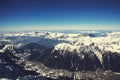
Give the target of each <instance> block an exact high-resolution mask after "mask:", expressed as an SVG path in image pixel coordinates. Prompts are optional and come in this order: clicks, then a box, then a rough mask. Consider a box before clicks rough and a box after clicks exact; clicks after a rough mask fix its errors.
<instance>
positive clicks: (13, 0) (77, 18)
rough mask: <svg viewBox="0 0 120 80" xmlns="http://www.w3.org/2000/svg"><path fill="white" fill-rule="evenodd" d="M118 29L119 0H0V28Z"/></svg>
mask: <svg viewBox="0 0 120 80" xmlns="http://www.w3.org/2000/svg"><path fill="white" fill-rule="evenodd" d="M59 29H60V30H120V0H0V30H3V31H4V30H59Z"/></svg>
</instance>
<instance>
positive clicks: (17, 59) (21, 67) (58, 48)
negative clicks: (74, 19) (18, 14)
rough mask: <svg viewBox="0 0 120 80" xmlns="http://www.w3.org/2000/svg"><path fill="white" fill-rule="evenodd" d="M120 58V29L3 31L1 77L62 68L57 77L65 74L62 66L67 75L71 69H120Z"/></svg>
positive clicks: (0, 53)
mask: <svg viewBox="0 0 120 80" xmlns="http://www.w3.org/2000/svg"><path fill="white" fill-rule="evenodd" d="M119 61H120V32H88V33H86V32H85V33H83V32H81V33H79V34H78V33H77V34H72V33H69V34H68V33H59V32H41V31H40V32H10V33H2V34H1V35H0V70H1V72H0V74H1V75H0V78H10V79H17V78H18V76H21V77H23V76H25V75H39V74H40V75H41V77H42V76H44V77H45V76H46V77H47V76H48V75H47V71H49V70H50V69H52V72H51V73H49V75H50V74H53V73H54V70H58V73H57V74H58V75H57V77H55V78H54V79H57V78H58V77H59V75H63V74H64V73H63V72H62V73H63V74H60V72H61V71H60V70H61V69H62V70H65V73H66V74H67V75H68V72H79V71H93V72H95V71H97V70H98V69H100V70H102V71H108V70H111V71H112V72H117V73H120V62H119ZM42 66H44V67H42ZM41 69H42V70H41ZM44 70H45V71H44ZM15 71H16V72H19V73H16V72H15ZM66 71H68V72H66ZM31 72H32V73H31ZM112 74H113V73H112ZM114 75H115V74H114ZM115 76H116V75H115ZM119 76H120V75H119ZM50 77H51V76H50ZM47 78H48V77H47ZM47 78H46V79H47ZM51 78H53V77H51ZM118 78H119V79H120V77H118ZM21 79H22V78H21ZM91 79H93V78H91ZM43 80H44V79H43ZM93 80H95V79H93ZM104 80H105V79H104Z"/></svg>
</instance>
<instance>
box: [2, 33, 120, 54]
mask: <svg viewBox="0 0 120 80" xmlns="http://www.w3.org/2000/svg"><path fill="white" fill-rule="evenodd" d="M89 33H90V31H89ZM92 33H95V31H94V32H93V31H92ZM97 33H98V32H97ZM3 36H4V37H5V38H7V37H16V38H15V39H9V38H8V39H5V40H8V41H10V40H11V42H12V43H13V44H14V45H16V46H17V47H19V46H21V45H25V44H28V43H31V42H36V43H39V44H42V45H45V46H46V45H48V46H51V47H54V46H55V49H56V50H57V49H61V50H69V51H73V50H75V49H76V50H78V49H79V48H80V47H82V46H87V45H90V44H92V43H94V44H95V46H98V47H99V48H100V49H101V50H104V51H111V52H118V53H120V32H111V33H107V36H105V37H90V36H88V35H82V34H65V33H59V32H47V31H46V32H44V31H43V32H42V31H39V32H34V31H32V32H10V33H5V34H3ZM24 36H25V37H24ZM46 39H47V41H44V40H46ZM2 40H4V39H2ZM24 40H26V41H24ZM54 40H55V41H54ZM56 41H57V42H56ZM53 44H54V45H53Z"/></svg>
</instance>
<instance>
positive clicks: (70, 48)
mask: <svg viewBox="0 0 120 80" xmlns="http://www.w3.org/2000/svg"><path fill="white" fill-rule="evenodd" d="M79 49H80V47H79V46H74V45H71V44H69V43H59V44H57V45H56V46H55V47H54V50H59V51H60V50H61V51H70V52H74V50H77V51H79Z"/></svg>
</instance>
